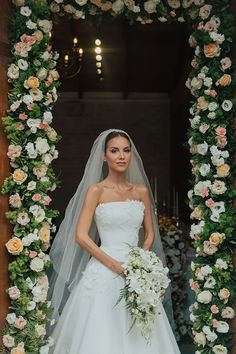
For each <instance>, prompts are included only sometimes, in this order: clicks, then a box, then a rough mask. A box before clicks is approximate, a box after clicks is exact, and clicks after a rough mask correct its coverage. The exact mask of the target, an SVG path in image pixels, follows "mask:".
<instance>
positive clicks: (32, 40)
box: [20, 34, 36, 45]
mask: <svg viewBox="0 0 236 354" xmlns="http://www.w3.org/2000/svg"><path fill="white" fill-rule="evenodd" d="M20 39H21V41H22V42H25V43H27V44H29V45H33V44H34V43H35V42H36V41H35V38H34V37H33V36H28V35H27V34H23V35H22V36H21V37H20Z"/></svg>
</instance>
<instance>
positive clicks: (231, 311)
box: [221, 306, 235, 319]
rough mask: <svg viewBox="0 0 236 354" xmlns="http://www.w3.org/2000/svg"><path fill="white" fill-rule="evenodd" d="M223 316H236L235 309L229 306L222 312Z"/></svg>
mask: <svg viewBox="0 0 236 354" xmlns="http://www.w3.org/2000/svg"><path fill="white" fill-rule="evenodd" d="M221 316H222V317H223V318H230V319H232V318H234V316H235V312H234V309H233V308H232V307H230V306H227V307H226V308H225V309H224V310H223V311H222V312H221Z"/></svg>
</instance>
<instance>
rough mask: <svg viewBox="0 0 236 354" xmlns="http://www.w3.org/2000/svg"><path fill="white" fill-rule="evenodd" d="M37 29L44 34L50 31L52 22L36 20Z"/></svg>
mask: <svg viewBox="0 0 236 354" xmlns="http://www.w3.org/2000/svg"><path fill="white" fill-rule="evenodd" d="M38 25H39V27H40V28H41V29H42V30H43V32H44V33H48V32H50V31H51V30H52V21H49V20H38Z"/></svg>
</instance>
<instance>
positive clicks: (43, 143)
mask: <svg viewBox="0 0 236 354" xmlns="http://www.w3.org/2000/svg"><path fill="white" fill-rule="evenodd" d="M35 147H36V150H37V151H38V152H39V153H40V154H41V155H42V154H45V153H46V152H47V151H48V150H49V149H50V146H49V145H48V142H47V139H45V138H40V137H38V138H37V139H36V141H35Z"/></svg>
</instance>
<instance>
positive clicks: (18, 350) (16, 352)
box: [11, 342, 25, 354]
mask: <svg viewBox="0 0 236 354" xmlns="http://www.w3.org/2000/svg"><path fill="white" fill-rule="evenodd" d="M11 354H25V349H24V343H23V342H20V343H19V344H18V345H17V347H15V348H13V349H12V350H11Z"/></svg>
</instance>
